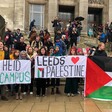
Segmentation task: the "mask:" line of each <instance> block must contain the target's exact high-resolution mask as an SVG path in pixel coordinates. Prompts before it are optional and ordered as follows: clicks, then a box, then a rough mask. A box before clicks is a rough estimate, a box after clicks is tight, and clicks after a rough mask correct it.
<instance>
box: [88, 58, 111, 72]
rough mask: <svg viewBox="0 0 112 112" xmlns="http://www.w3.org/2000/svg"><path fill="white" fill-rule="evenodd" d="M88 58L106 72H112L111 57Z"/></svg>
mask: <svg viewBox="0 0 112 112" xmlns="http://www.w3.org/2000/svg"><path fill="white" fill-rule="evenodd" d="M89 58H90V59H91V60H92V61H93V62H95V63H96V64H97V65H98V66H99V67H100V68H101V69H102V70H104V71H106V72H112V58H111V57H103V56H92V57H89ZM93 68H94V66H93Z"/></svg>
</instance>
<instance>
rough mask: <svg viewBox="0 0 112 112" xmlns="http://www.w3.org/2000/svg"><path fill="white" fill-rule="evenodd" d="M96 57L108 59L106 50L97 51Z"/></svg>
mask: <svg viewBox="0 0 112 112" xmlns="http://www.w3.org/2000/svg"><path fill="white" fill-rule="evenodd" d="M94 56H106V57H107V53H106V52H105V51H104V50H98V49H97V50H96V51H95V54H94Z"/></svg>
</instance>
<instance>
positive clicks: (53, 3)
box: [48, 0, 58, 32]
mask: <svg viewBox="0 0 112 112" xmlns="http://www.w3.org/2000/svg"><path fill="white" fill-rule="evenodd" d="M57 15H58V0H49V3H48V30H49V32H53V31H54V30H53V27H52V23H51V21H53V20H54V18H55V17H56V16H57Z"/></svg>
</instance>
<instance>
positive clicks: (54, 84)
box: [51, 78, 60, 88]
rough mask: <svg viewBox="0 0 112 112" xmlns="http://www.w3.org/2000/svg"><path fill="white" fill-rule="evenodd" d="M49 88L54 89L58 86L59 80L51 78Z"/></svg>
mask: <svg viewBox="0 0 112 112" xmlns="http://www.w3.org/2000/svg"><path fill="white" fill-rule="evenodd" d="M51 86H52V87H54V88H55V87H58V86H60V79H59V78H52V79H51Z"/></svg>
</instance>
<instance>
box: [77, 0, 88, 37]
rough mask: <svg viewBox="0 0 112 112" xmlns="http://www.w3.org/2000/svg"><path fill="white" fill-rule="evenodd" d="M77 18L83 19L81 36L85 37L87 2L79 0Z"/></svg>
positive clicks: (86, 0)
mask: <svg viewBox="0 0 112 112" xmlns="http://www.w3.org/2000/svg"><path fill="white" fill-rule="evenodd" d="M79 16H82V17H84V18H85V19H84V21H83V22H82V26H83V30H82V34H83V35H87V22H88V21H87V20H88V0H79Z"/></svg>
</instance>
